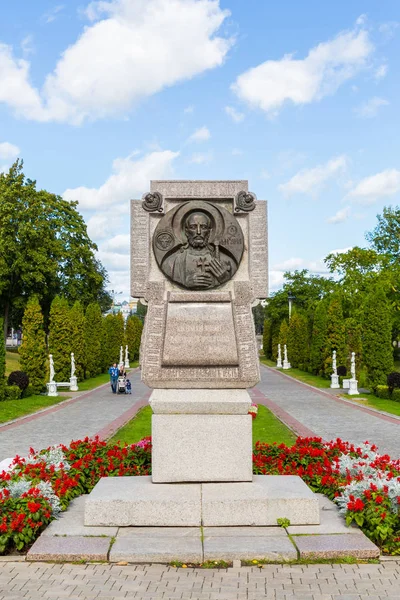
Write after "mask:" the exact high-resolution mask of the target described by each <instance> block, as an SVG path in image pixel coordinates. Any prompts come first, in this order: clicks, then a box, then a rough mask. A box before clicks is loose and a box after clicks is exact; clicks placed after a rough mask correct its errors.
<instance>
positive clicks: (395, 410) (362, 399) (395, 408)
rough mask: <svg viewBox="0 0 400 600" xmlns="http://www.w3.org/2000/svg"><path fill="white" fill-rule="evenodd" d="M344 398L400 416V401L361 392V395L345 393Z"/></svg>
mask: <svg viewBox="0 0 400 600" xmlns="http://www.w3.org/2000/svg"><path fill="white" fill-rule="evenodd" d="M343 398H345V399H346V400H351V401H352V402H356V403H357V404H361V405H362V406H370V407H371V408H376V409H377V410H383V411H385V412H387V413H390V414H392V415H397V416H398V417H400V402H395V401H394V400H385V399H383V398H378V396H375V395H374V394H368V395H361V394H360V395H359V396H347V395H343Z"/></svg>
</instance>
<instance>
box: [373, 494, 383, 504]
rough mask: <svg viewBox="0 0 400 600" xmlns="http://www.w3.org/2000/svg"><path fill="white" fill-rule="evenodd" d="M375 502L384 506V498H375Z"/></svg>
mask: <svg viewBox="0 0 400 600" xmlns="http://www.w3.org/2000/svg"><path fill="white" fill-rule="evenodd" d="M375 502H376V503H377V504H382V502H383V496H377V497H376V498H375Z"/></svg>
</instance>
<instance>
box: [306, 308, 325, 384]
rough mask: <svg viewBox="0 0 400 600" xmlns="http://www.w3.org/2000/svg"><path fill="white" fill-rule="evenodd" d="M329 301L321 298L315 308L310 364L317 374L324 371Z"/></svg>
mask: <svg viewBox="0 0 400 600" xmlns="http://www.w3.org/2000/svg"><path fill="white" fill-rule="evenodd" d="M327 309H328V301H327V300H326V299H323V300H320V301H319V302H318V304H317V306H316V308H315V313H314V323H313V328H312V335H311V348H310V366H311V369H312V371H313V373H314V374H315V375H319V374H321V373H323V371H324V364H325V359H326V346H327V321H328V315H327Z"/></svg>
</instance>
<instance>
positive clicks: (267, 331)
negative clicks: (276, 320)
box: [263, 319, 272, 358]
mask: <svg viewBox="0 0 400 600" xmlns="http://www.w3.org/2000/svg"><path fill="white" fill-rule="evenodd" d="M271 326H272V323H271V319H264V330H263V352H264V356H265V357H266V358H271V342H272V327H271Z"/></svg>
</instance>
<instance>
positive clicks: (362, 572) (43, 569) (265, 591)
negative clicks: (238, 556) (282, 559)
mask: <svg viewBox="0 0 400 600" xmlns="http://www.w3.org/2000/svg"><path fill="white" fill-rule="evenodd" d="M66 598H69V599H72V600H89V599H90V600H92V599H98V600H118V599H120V598H134V599H135V600H138V599H139V600H140V599H143V600H144V599H146V600H161V599H162V600H168V599H171V600H172V599H173V600H177V599H179V598H181V599H182V600H187V599H191V600H260V599H262V598H266V599H267V600H372V599H373V600H381V599H382V600H383V599H385V600H395V599H396V600H398V599H399V598H400V562H390V563H385V564H384V565H382V564H360V565H344V564H340V565H339V564H336V565H328V564H320V565H317V564H314V565H265V566H264V568H262V569H260V568H257V567H239V568H231V569H209V570H205V569H193V568H187V569H182V568H180V569H176V568H173V567H168V566H163V565H145V566H139V565H128V566H117V565H106V564H87V565H60V564H39V563H31V564H28V563H0V600H20V599H21V600H22V599H27V600H61V599H63V600H65V599H66Z"/></svg>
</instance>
